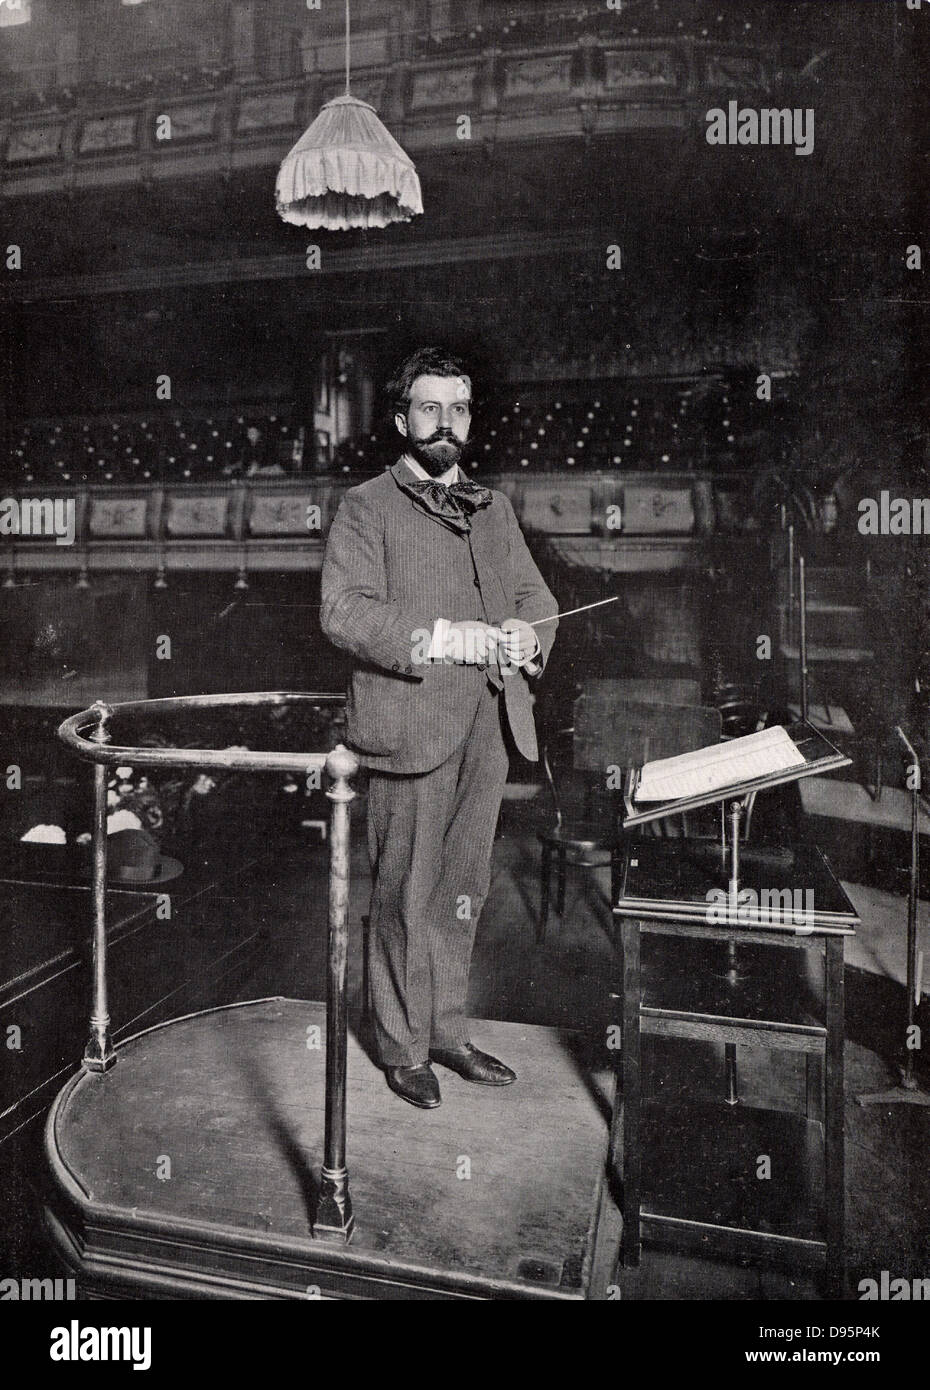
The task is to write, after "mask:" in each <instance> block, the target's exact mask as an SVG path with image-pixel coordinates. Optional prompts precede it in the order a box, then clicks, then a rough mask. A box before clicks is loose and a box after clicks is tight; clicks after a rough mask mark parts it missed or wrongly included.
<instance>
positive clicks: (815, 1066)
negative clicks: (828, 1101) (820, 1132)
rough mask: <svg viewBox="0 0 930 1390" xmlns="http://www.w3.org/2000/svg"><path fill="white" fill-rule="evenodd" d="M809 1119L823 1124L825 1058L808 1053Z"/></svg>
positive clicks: (806, 1079)
mask: <svg viewBox="0 0 930 1390" xmlns="http://www.w3.org/2000/svg"><path fill="white" fill-rule="evenodd" d="M805 1081H806V1090H807V1094H806V1102H807V1104H806V1109H807V1118H808V1119H809V1120H813V1121H815V1122H817V1123H819V1124H823V1058H822V1057H820V1056H819V1054H818V1053H816V1052H808V1053H807V1055H806V1061H805Z"/></svg>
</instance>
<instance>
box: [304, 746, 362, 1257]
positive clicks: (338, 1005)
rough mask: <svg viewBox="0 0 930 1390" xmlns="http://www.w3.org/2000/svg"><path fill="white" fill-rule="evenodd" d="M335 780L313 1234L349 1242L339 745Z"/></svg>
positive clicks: (347, 797) (345, 811)
mask: <svg viewBox="0 0 930 1390" xmlns="http://www.w3.org/2000/svg"><path fill="white" fill-rule="evenodd" d="M326 771H327V772H328V773H329V776H330V777H331V778H332V780H333V784H332V786H331V787H330V788H329V790H328V791H327V793H326V795H327V796H328V797H329V799H330V801H331V802H332V805H333V811H332V822H331V830H330V850H329V972H328V981H327V988H326V1135H325V1141H324V1151H323V1170H322V1174H321V1178H320V1196H319V1201H318V1203H317V1209H316V1217H315V1219H314V1222H313V1234H314V1235H315V1236H319V1237H322V1238H323V1239H329V1240H341V1241H348V1239H349V1238H350V1236H351V1235H352V1228H353V1226H354V1224H355V1218H354V1217H353V1215H352V1199H351V1198H350V1196H349V1174H348V1170H347V1168H346V1043H347V1023H348V1015H347V1008H346V983H347V975H348V960H349V922H348V919H349V806H350V804H351V802H352V801H353V800H354V799H355V792H354V791H353V790H352V788H351V787H350V786H349V778H350V777H352V776H354V775H355V773H356V772H357V771H358V759H357V758H356V757H355V755H354V753H351V752H350V751H349V749H348V748H344V747H343V746H342V744H339V745H338V746H337V747H336V748H334V749H333V751H332V752H331V753H330V755H329V757H328V758H327V759H326Z"/></svg>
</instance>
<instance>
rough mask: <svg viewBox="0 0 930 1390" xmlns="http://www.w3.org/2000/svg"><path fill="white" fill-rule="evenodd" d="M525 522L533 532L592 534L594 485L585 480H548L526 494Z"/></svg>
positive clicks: (523, 519) (566, 534) (567, 534)
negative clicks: (592, 490) (592, 494)
mask: <svg viewBox="0 0 930 1390" xmlns="http://www.w3.org/2000/svg"><path fill="white" fill-rule="evenodd" d="M521 524H522V525H523V526H525V527H526V529H527V530H529V531H547V532H554V533H556V534H558V535H563V536H572V535H577V536H587V535H590V534H591V488H590V487H589V486H586V485H585V484H583V483H574V482H563V481H562V479H561V478H560V479H547V480H546V482H545V483H544V484H543V485H541V486H539V487H531V486H527V487H526V489H525V491H524V494H523V507H522V515H521Z"/></svg>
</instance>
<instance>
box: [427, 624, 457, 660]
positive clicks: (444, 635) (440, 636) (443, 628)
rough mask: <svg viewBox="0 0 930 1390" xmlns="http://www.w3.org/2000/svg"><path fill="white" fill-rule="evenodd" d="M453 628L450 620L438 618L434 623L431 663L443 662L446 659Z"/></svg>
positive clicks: (430, 648) (430, 649) (430, 653)
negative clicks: (450, 630)
mask: <svg viewBox="0 0 930 1390" xmlns="http://www.w3.org/2000/svg"><path fill="white" fill-rule="evenodd" d="M451 626H452V624H451V623H450V622H449V619H448V618H437V619H436V621H435V622H434V623H433V638H432V641H431V642H430V644H429V659H430V661H442V660H443V658H444V657H445V654H446V646H447V644H448V641H449V629H450V627H451Z"/></svg>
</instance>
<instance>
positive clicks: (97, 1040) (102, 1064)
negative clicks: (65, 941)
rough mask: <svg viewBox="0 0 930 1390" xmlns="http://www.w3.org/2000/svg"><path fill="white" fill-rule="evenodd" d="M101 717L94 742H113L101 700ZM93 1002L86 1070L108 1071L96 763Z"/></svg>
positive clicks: (100, 795)
mask: <svg viewBox="0 0 930 1390" xmlns="http://www.w3.org/2000/svg"><path fill="white" fill-rule="evenodd" d="M92 708H93V709H94V710H96V711H97V714H98V716H99V719H98V724H97V727H96V729H95V730H94V732H93V733H92V734H91V735H90V740H91V742H93V743H109V742H110V735H109V733H108V732H107V728H106V725H107V721H108V720H109V719H110V717H111V716H112V714H113V711H112V710H111V709H110V707H109V705H105V704H103V702H102V701H100V700H98V701H97V702H96V703H95V704H94V705H93V707H92ZM92 840H93V880H92V885H91V895H92V901H93V915H94V935H93V944H92V952H93V1002H92V1004H91V1012H90V1033H89V1035H88V1039H87V1046H86V1048H85V1050H84V1059H83V1066H84V1070H85V1071H93V1072H105V1071H109V1069H110V1068H111V1067H113V1066H115V1065H116V1053H115V1052H114V1050H113V1043H112V1041H111V1039H110V1012H109V1005H108V1002H107V768H106V766H105V764H103V763H95V765H94V828H93V837H92Z"/></svg>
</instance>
